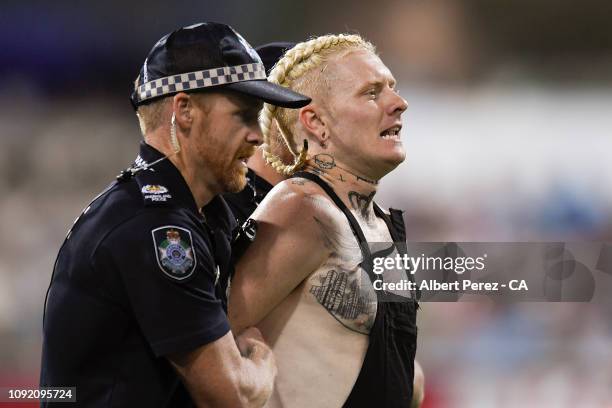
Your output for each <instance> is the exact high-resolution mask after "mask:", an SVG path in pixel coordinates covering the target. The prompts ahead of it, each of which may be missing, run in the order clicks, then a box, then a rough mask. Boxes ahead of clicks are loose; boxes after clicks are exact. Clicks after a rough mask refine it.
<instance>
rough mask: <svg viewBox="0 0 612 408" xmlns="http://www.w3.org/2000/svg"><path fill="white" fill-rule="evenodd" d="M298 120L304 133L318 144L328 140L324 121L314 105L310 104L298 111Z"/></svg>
mask: <svg viewBox="0 0 612 408" xmlns="http://www.w3.org/2000/svg"><path fill="white" fill-rule="evenodd" d="M298 120H299V121H300V123H301V124H302V126H303V127H304V129H305V130H306V132H307V133H308V134H309V135H310V136H312V137H314V138H315V139H317V140H318V141H319V143H325V142H326V141H327V139H328V138H329V131H328V129H327V125H326V121H325V119H324V118H323V117H322V115H321V109H320V108H319V107H317V106H316V105H315V104H312V103H311V104H310V105H307V106H304V107H303V108H302V109H300V111H299V113H298Z"/></svg>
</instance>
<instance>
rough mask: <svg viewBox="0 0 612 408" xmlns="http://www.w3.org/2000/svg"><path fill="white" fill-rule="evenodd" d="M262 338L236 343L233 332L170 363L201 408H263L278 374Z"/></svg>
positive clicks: (171, 358)
mask: <svg viewBox="0 0 612 408" xmlns="http://www.w3.org/2000/svg"><path fill="white" fill-rule="evenodd" d="M250 330H254V329H250ZM257 333H259V332H257ZM260 338H261V337H259V338H258V339H256V338H255V336H253V335H252V334H251V335H248V336H239V337H238V338H237V339H236V341H235V340H234V337H233V335H232V333H231V332H230V333H228V334H226V335H225V336H223V337H222V338H221V339H219V340H216V341H214V342H212V343H209V344H207V345H204V346H202V347H200V348H198V349H196V350H194V351H192V352H189V353H184V354H180V355H173V356H170V357H169V360H170V362H171V363H172V365H173V366H174V368H175V369H176V370H177V372H178V373H179V375H180V376H181V378H182V380H183V382H184V383H185V385H186V387H187V389H188V390H189V393H190V394H191V397H192V399H193V402H194V403H195V405H196V406H197V407H200V408H208V407H211V408H226V407H227V408H235V407H240V408H242V407H244V408H251V407H258V408H259V407H261V406H263V404H265V402H266V400H267V399H268V397H269V396H270V394H271V392H272V387H273V384H274V376H275V374H276V366H275V364H274V358H273V357H272V352H271V351H270V349H269V348H268V347H267V346H266V345H265V344H264V343H263V342H261V341H260V340H259V339H260ZM236 342H237V343H238V347H237V346H236ZM239 347H240V350H239Z"/></svg>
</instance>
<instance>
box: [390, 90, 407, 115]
mask: <svg viewBox="0 0 612 408" xmlns="http://www.w3.org/2000/svg"><path fill="white" fill-rule="evenodd" d="M406 109H408V102H407V101H406V100H405V99H404V98H402V97H401V95H400V94H398V93H396V92H393V98H392V100H391V103H390V104H389V114H391V115H393V114H397V113H399V114H401V113H403V112H404V111H405V110H406Z"/></svg>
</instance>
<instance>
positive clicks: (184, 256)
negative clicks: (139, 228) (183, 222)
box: [151, 225, 197, 281]
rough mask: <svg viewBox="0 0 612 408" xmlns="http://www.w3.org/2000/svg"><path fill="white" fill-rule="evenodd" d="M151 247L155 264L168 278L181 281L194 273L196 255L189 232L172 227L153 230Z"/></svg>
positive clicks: (167, 226)
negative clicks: (153, 250)
mask: <svg viewBox="0 0 612 408" xmlns="http://www.w3.org/2000/svg"><path fill="white" fill-rule="evenodd" d="M151 233H152V234H153V245H154V247H155V257H156V258H157V264H158V265H159V267H160V268H161V270H162V272H164V273H165V274H166V275H167V276H168V277H170V278H172V279H174V280H178V281H182V280H184V279H187V278H188V277H190V276H191V275H192V274H193V272H194V271H195V267H196V263H197V261H196V255H195V251H194V248H193V241H192V239H191V231H189V230H188V229H186V228H181V227H177V226H174V225H166V226H163V227H159V228H155V229H154V230H152V231H151Z"/></svg>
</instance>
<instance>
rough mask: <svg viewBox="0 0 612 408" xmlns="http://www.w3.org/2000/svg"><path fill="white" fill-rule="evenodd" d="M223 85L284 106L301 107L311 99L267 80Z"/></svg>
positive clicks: (272, 103)
mask: <svg viewBox="0 0 612 408" xmlns="http://www.w3.org/2000/svg"><path fill="white" fill-rule="evenodd" d="M223 87H224V88H226V89H231V90H233V91H236V92H240V93H243V94H245V95H249V96H252V97H254V98H257V99H261V100H262V101H264V102H266V103H269V104H271V105H275V106H282V107H283V108H291V109H296V108H301V107H303V106H306V105H308V104H309V103H310V101H311V99H310V98H309V97H307V96H305V95H302V94H300V93H297V92H294V91H292V90H291V89H288V88H285V87H283V86H280V85H277V84H273V83H272V82H268V81H266V80H254V81H243V82H234V83H231V84H227V85H224V86H223Z"/></svg>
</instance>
